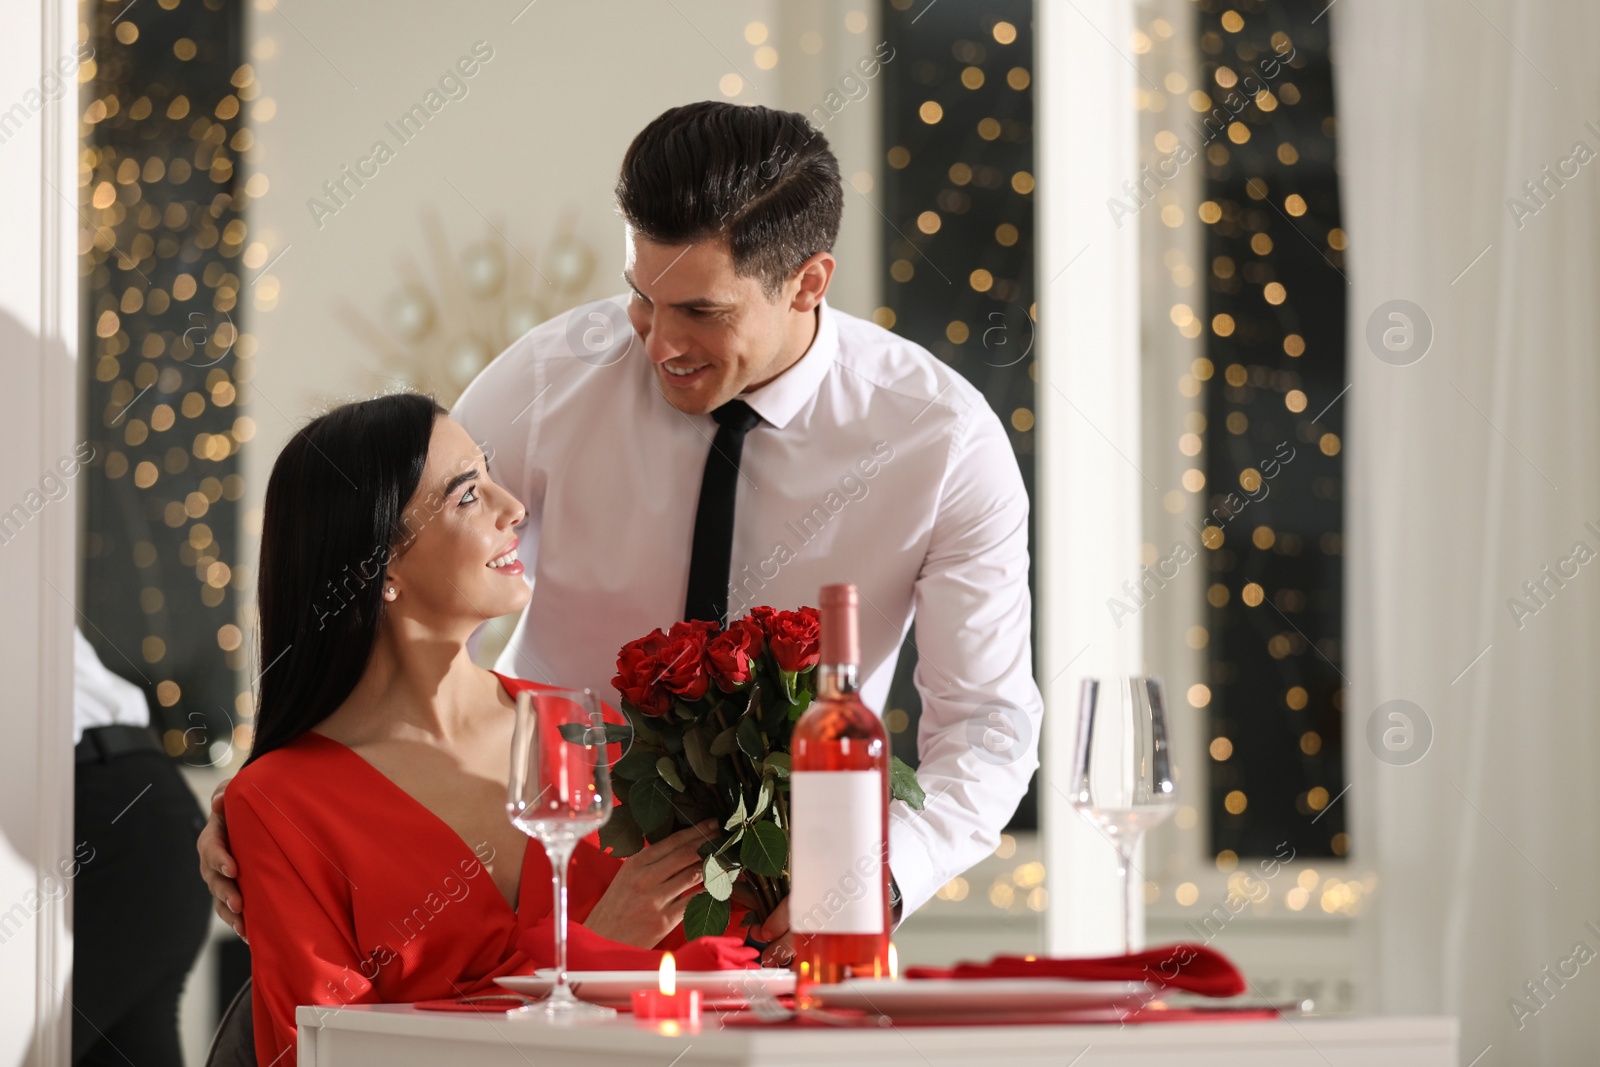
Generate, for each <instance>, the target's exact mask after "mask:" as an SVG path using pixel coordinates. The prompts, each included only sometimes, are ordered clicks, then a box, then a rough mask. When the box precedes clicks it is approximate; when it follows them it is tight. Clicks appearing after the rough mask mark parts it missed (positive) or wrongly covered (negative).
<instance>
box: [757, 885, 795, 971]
mask: <svg viewBox="0 0 1600 1067" xmlns="http://www.w3.org/2000/svg"><path fill="white" fill-rule="evenodd" d="M756 940H757V941H765V942H766V943H767V947H766V949H765V950H763V951H762V953H761V966H763V967H784V966H787V965H788V963H789V961H790V960H792V959H794V931H793V930H791V929H789V898H788V897H784V898H783V900H782V902H780V903H779V904H778V906H777V907H776V908H774V909H772V914H771V915H768V916H767V921H766V922H764V923H762V924H761V929H759V930H757V931H756Z"/></svg>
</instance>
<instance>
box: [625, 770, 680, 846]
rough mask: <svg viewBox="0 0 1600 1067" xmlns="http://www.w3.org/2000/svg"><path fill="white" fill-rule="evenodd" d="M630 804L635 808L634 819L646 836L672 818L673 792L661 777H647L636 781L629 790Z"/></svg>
mask: <svg viewBox="0 0 1600 1067" xmlns="http://www.w3.org/2000/svg"><path fill="white" fill-rule="evenodd" d="M628 806H629V807H631V808H632V809H633V818H634V821H635V822H637V823H638V824H639V829H641V830H643V831H644V833H645V836H646V837H650V836H651V835H652V834H654V833H655V832H656V831H657V830H659V829H661V828H662V827H663V826H665V825H666V824H667V823H668V822H669V821H670V820H671V818H672V794H671V793H670V792H668V790H667V784H666V783H665V782H663V781H662V780H661V779H659V778H645V779H643V780H641V781H638V782H635V783H634V784H633V788H632V789H631V790H629V791H628Z"/></svg>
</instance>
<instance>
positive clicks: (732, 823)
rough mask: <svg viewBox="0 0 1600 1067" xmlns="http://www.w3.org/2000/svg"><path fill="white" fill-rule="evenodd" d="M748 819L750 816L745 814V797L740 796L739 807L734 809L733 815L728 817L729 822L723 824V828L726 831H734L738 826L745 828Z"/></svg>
mask: <svg viewBox="0 0 1600 1067" xmlns="http://www.w3.org/2000/svg"><path fill="white" fill-rule="evenodd" d="M747 818H749V816H748V815H746V814H745V810H744V797H743V796H740V797H739V806H738V807H736V808H734V809H733V814H732V815H730V816H728V821H727V822H726V823H724V824H723V826H722V828H723V829H724V830H732V829H733V828H734V827H736V826H743V825H744V821H745V820H746V819H747Z"/></svg>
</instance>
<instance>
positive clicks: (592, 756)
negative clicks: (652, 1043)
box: [506, 689, 617, 1023]
mask: <svg viewBox="0 0 1600 1067" xmlns="http://www.w3.org/2000/svg"><path fill="white" fill-rule="evenodd" d="M506 814H507V815H509V816H510V818H511V823H512V825H513V826H515V827H516V828H517V829H519V830H521V831H522V832H523V833H525V834H527V835H528V836H529V837H531V838H533V839H534V840H536V841H538V842H539V844H540V845H542V846H543V847H544V851H545V855H547V856H549V857H550V870H551V874H552V878H553V881H554V885H555V917H556V923H555V926H556V984H555V987H554V988H553V989H551V990H550V993H549V995H548V996H546V997H545V998H544V999H543V1000H541V1001H539V1002H537V1003H534V1004H527V1005H524V1006H523V1007H521V1008H517V1009H515V1010H513V1011H511V1012H508V1013H507V1014H509V1015H517V1016H522V1017H524V1018H533V1019H541V1020H544V1021H547V1022H552V1023H566V1022H576V1021H590V1020H598V1019H609V1018H612V1017H614V1016H615V1015H616V1014H617V1013H616V1012H615V1011H613V1010H612V1009H610V1008H605V1007H600V1006H598V1005H595V1004H587V1003H585V1002H583V1001H581V1000H579V999H578V998H577V997H576V996H574V995H573V992H572V989H571V987H569V986H568V985H567V864H568V861H570V860H571V859H572V851H573V849H574V848H575V847H577V844H578V842H579V841H580V840H582V839H583V838H584V837H586V836H588V835H589V834H591V833H593V832H595V831H596V830H598V829H600V827H601V826H603V825H604V824H605V821H606V820H607V819H608V818H610V816H611V768H610V765H609V763H608V762H607V753H606V730H605V723H604V721H603V720H602V719H601V717H600V704H599V701H597V700H596V699H595V696H594V694H593V693H592V692H590V691H589V690H587V689H584V690H581V691H577V690H570V689H541V690H533V691H527V690H525V691H523V692H521V693H519V694H518V695H517V710H516V723H515V727H514V731H513V733H512V735H511V779H510V782H509V784H508V786H507V797H506Z"/></svg>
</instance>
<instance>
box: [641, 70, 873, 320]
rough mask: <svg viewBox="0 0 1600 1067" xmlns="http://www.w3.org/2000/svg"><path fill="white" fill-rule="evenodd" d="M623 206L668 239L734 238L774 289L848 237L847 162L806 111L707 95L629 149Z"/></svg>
mask: <svg viewBox="0 0 1600 1067" xmlns="http://www.w3.org/2000/svg"><path fill="white" fill-rule="evenodd" d="M617 208H618V210H619V211H620V212H621V214H622V217H623V218H624V219H625V220H626V221H627V222H628V224H629V225H630V226H632V227H633V228H634V230H635V231H637V232H638V233H639V234H640V235H641V236H643V237H646V238H648V239H649V240H652V241H655V242H657V243H659V244H668V245H685V244H693V243H695V242H697V241H703V240H706V239H708V238H713V237H726V238H727V240H728V243H729V244H730V245H731V246H732V249H733V269H734V270H735V271H736V272H738V273H739V274H742V275H745V276H746V277H756V278H759V279H760V280H761V287H762V289H763V290H764V291H765V292H766V293H767V295H768V296H772V295H773V294H775V293H777V291H778V290H779V288H781V287H782V285H783V283H784V281H786V280H787V279H788V278H789V276H790V275H792V274H793V273H794V272H795V271H796V270H797V269H798V268H799V267H800V264H802V263H804V262H805V261H806V260H807V259H809V258H810V257H811V256H813V255H815V254H816V253H818V252H831V251H832V250H833V242H834V240H835V239H837V238H838V236H839V216H840V215H841V214H842V213H843V211H844V190H843V189H842V187H841V186H840V184H839V161H838V160H837V159H835V158H834V156H833V152H832V151H831V150H830V149H829V148H828V141H827V139H826V138H825V137H823V136H822V134H821V133H819V132H818V131H817V130H816V128H815V127H813V126H812V125H811V124H810V123H808V122H807V121H806V119H805V116H804V115H799V114H796V113H794V112H791V111H774V110H773V109H771V108H766V107H747V106H744V105H741V104H727V103H719V102H717V101H712V100H707V101H703V102H701V103H698V104H686V105H684V106H683V107H675V108H672V109H671V110H669V111H666V112H663V113H662V114H661V116H660V117H658V118H657V119H655V121H653V122H651V123H650V125H648V126H646V127H645V128H644V129H643V130H640V131H639V135H638V136H637V137H635V138H634V139H633V143H632V144H631V145H629V146H628V154H627V155H626V156H624V157H623V159H622V173H621V174H620V175H619V176H618V178H617Z"/></svg>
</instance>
